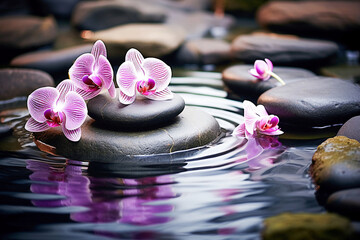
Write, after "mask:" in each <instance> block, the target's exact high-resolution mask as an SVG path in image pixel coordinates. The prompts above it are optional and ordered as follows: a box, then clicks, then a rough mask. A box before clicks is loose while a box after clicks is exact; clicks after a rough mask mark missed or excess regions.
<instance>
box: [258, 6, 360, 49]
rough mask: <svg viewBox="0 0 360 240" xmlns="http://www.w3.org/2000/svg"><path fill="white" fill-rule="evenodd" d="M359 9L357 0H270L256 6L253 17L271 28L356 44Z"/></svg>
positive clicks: (272, 29)
mask: <svg viewBox="0 0 360 240" xmlns="http://www.w3.org/2000/svg"><path fill="white" fill-rule="evenodd" d="M359 12H360V2H359V1H336V0H332V1H269V2H268V3H266V4H264V5H263V6H262V7H261V8H259V10H258V12H257V16H256V18H257V21H258V22H259V24H260V25H261V26H262V27H263V28H267V29H270V30H271V31H275V32H284V33H290V34H295V35H299V36H313V37H320V38H326V39H334V40H337V41H340V42H343V43H346V44H349V43H351V44H355V45H354V46H355V47H357V46H358V42H359V39H360V38H359V34H357V33H358V32H359V30H360V18H358V17H355V16H358V13H359ZM274 13H276V14H274ZM290 13H291V14H290Z"/></svg>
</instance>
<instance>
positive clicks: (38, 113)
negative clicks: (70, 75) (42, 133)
mask: <svg viewBox="0 0 360 240" xmlns="http://www.w3.org/2000/svg"><path fill="white" fill-rule="evenodd" d="M59 95H60V93H59V91H58V90H57V89H56V88H53V87H43V88H39V89H37V90H35V91H34V92H32V93H31V94H30V95H29V97H28V101H27V106H28V110H29V113H30V115H31V117H33V118H34V119H35V120H36V121H37V122H45V121H46V118H45V116H44V112H45V111H46V110H47V109H50V108H53V107H55V105H56V102H57V100H58V98H59Z"/></svg>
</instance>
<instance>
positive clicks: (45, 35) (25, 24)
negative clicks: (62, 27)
mask: <svg viewBox="0 0 360 240" xmlns="http://www.w3.org/2000/svg"><path fill="white" fill-rule="evenodd" d="M0 26H1V27H0V51H1V58H2V59H1V60H0V62H3V61H4V59H6V60H8V61H9V60H10V59H11V58H13V57H14V56H16V55H18V54H21V53H24V52H27V51H31V50H34V49H37V48H40V47H44V46H49V45H50V44H52V43H53V42H54V41H55V38H56V36H57V33H58V30H57V24H56V22H55V20H54V18H53V17H45V18H41V17H34V16H5V17H1V18H0ZM4 62H5V61H4Z"/></svg>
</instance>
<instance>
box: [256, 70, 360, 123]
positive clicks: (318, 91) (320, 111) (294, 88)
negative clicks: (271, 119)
mask: <svg viewBox="0 0 360 240" xmlns="http://www.w3.org/2000/svg"><path fill="white" fill-rule="evenodd" d="M258 104H262V105H264V106H265V108H266V110H267V111H268V113H269V114H274V115H277V116H278V117H279V118H280V120H281V122H282V124H283V123H286V124H289V125H293V126H307V127H311V126H312V127H314V126H325V125H330V124H338V123H344V122H345V121H347V120H348V119H350V118H351V117H353V116H356V115H359V114H360V86H359V85H357V84H353V83H350V82H349V81H344V80H341V79H337V78H328V77H313V78H306V79H304V80H299V81H295V82H292V83H289V84H286V85H284V86H281V87H276V88H272V89H270V90H268V91H266V92H265V93H263V94H262V95H261V96H260V97H259V99H258Z"/></svg>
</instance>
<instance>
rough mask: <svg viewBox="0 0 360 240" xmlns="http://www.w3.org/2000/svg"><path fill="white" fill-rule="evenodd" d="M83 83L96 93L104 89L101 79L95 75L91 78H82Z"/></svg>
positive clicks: (86, 76)
mask: <svg viewBox="0 0 360 240" xmlns="http://www.w3.org/2000/svg"><path fill="white" fill-rule="evenodd" d="M82 81H83V83H85V84H86V85H88V87H89V90H93V91H96V90H98V89H100V88H101V87H102V82H101V79H100V78H99V77H98V76H96V75H94V74H91V75H90V76H89V75H85V76H84V77H83V78H82Z"/></svg>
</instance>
